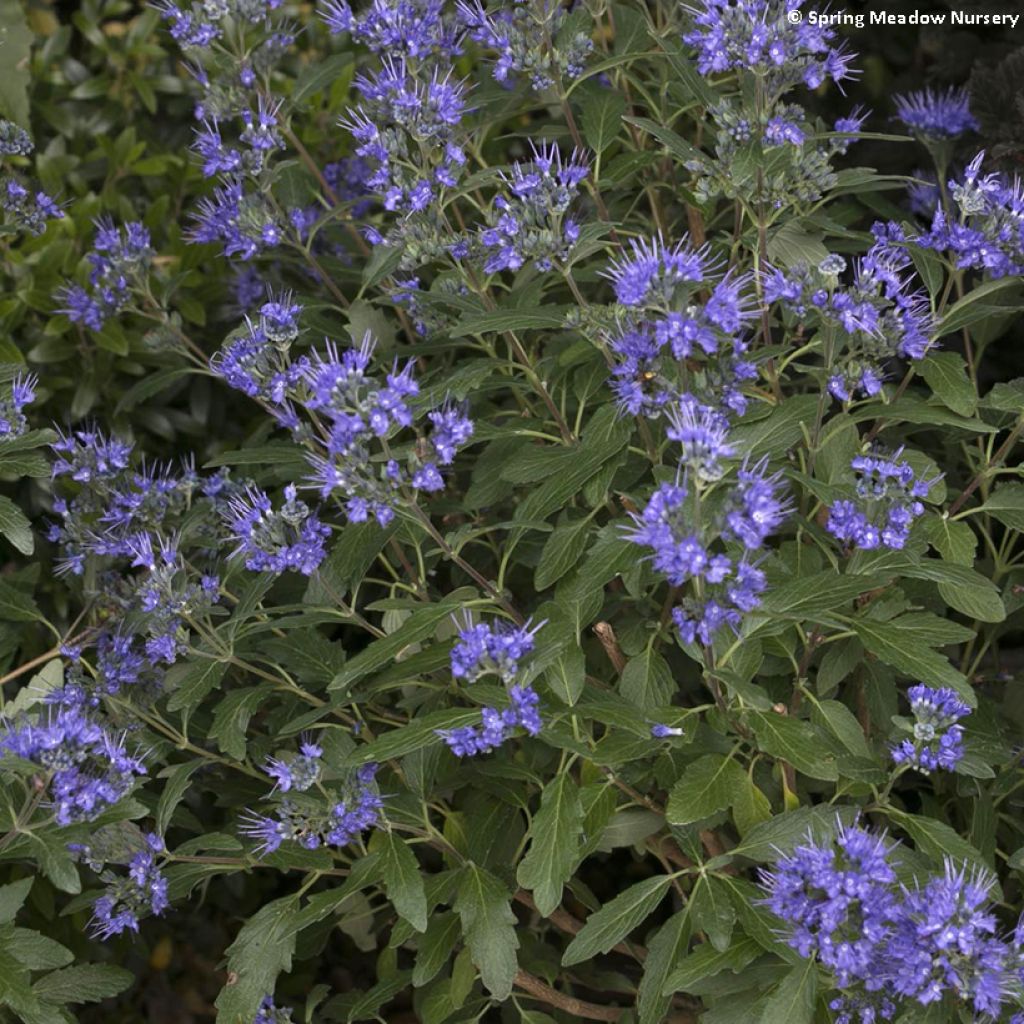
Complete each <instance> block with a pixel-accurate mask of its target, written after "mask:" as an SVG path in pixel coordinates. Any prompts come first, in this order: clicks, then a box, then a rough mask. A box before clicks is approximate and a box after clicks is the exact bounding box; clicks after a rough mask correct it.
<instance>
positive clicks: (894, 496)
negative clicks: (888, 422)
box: [825, 448, 940, 551]
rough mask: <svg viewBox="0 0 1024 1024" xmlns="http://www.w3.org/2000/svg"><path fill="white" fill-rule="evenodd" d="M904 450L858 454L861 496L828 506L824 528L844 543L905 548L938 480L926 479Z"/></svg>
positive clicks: (856, 467)
mask: <svg viewBox="0 0 1024 1024" xmlns="http://www.w3.org/2000/svg"><path fill="white" fill-rule="evenodd" d="M902 453H903V449H902V448H900V449H899V450H898V451H896V452H893V453H892V454H891V455H885V454H883V453H881V452H879V451H876V452H873V453H870V454H864V455H857V456H855V457H854V458H853V459H852V460H851V462H850V468H851V469H852V470H853V471H854V473H855V474H856V480H857V484H856V487H857V500H856V501H850V500H846V499H844V500H841V501H837V502H835V503H834V504H833V505H832V507H831V508H830V509H829V516H828V520H827V522H826V523H825V529H827V530H828V532H829V533H831V534H832V536H834V537H835V538H837V539H838V540H840V541H842V542H843V544H844V545H847V546H849V547H853V548H860V549H861V550H862V551H873V550H874V549H875V548H878V547H886V548H892V549H893V550H900V549H901V548H903V547H904V546H905V544H906V543H907V538H908V537H909V535H910V527H911V526H912V525H913V523H914V520H915V519H917V518H918V517H919V516H921V515H922V514H923V513H924V505H923V503H922V501H921V499H922V498H925V497H926V496H927V495H928V492H929V491H930V490H931V489H932V487H934V486H935V484H936V483H938V481H939V479H940V478H939V477H935V478H933V479H931V480H925V479H924V478H922V477H918V476H917V474H916V473H915V472H914V468H913V467H912V466H911V465H910V463H909V462H907V461H906V460H905V459H901V458H900V456H901V455H902Z"/></svg>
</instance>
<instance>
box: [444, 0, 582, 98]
mask: <svg viewBox="0 0 1024 1024" xmlns="http://www.w3.org/2000/svg"><path fill="white" fill-rule="evenodd" d="M571 10H572V7H571V6H570V5H566V4H564V3H562V0H524V2H523V3H516V4H512V5H510V6H498V7H497V8H495V9H494V10H490V11H489V10H488V9H487V8H486V6H485V5H484V3H483V2H482V0H457V3H456V12H457V16H458V19H459V21H460V23H461V24H462V25H463V26H464V28H465V31H466V34H467V35H468V36H469V38H470V39H472V40H473V41H474V42H476V43H478V44H479V45H480V46H482V47H484V48H485V49H487V50H491V51H493V52H494V54H495V61H494V66H493V70H492V74H493V76H494V79H495V81H497V82H501V83H503V84H506V83H507V84H509V85H511V84H513V83H514V81H515V79H516V76H517V75H522V76H524V77H525V78H526V79H527V81H528V83H529V85H530V87H531V88H532V89H533V90H534V91H536V92H540V91H542V90H544V89H548V88H550V87H551V86H553V85H555V84H556V83H558V82H561V81H564V80H571V79H573V78H578V77H579V76H580V75H581V74H582V73H583V70H584V67H585V66H586V62H587V58H588V57H589V56H590V54H591V53H592V52H593V49H594V42H593V40H592V39H591V38H590V35H589V34H588V33H587V32H584V31H576V32H573V33H571V34H569V33H567V32H565V31H562V29H563V27H564V26H565V23H566V19H567V16H568V14H569V12H570V11H571Z"/></svg>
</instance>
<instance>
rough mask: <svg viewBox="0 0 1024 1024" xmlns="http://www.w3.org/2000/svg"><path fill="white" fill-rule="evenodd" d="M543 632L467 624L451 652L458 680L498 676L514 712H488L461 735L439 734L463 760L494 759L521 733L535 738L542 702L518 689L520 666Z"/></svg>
mask: <svg viewBox="0 0 1024 1024" xmlns="http://www.w3.org/2000/svg"><path fill="white" fill-rule="evenodd" d="M541 626H543V623H540V624H539V625H537V626H534V627H533V628H532V629H531V628H530V624H529V623H526V624H525V625H523V626H514V625H510V624H508V623H503V622H498V623H495V624H494V625H488V624H487V623H482V622H481V623H476V624H473V623H472V622H471V621H468V620H467V621H466V623H465V624H464V626H463V628H462V629H461V630H460V631H459V639H458V641H457V642H456V643H455V645H454V646H453V647H452V652H451V670H452V675H453V676H454V677H455V678H456V679H460V680H464V681H465V682H467V683H472V682H475V681H476V680H477V679H479V678H480V677H481V676H483V675H487V674H494V675H496V676H498V678H499V679H500V680H501V681H502V683H504V684H505V685H506V686H507V687H508V698H509V706H508V707H507V708H505V709H504V710H499V709H498V708H491V707H485V708H483V709H482V711H481V712H480V724H479V725H466V726H462V727H461V728H458V729H438V730H437V735H438V736H440V737H441V738H442V739H443V740H444V741H445V743H447V744H448V748H449V750H451V751H452V753H453V754H455V755H457V756H458V757H473V756H474V755H476V754H485V753H490V752H491V751H492V750H495V749H496V748H497V747H500V746H501V745H502V744H503V743H504V742H505V741H506V740H507V739H509V738H510V737H511V736H512V735H513V734H514V732H515V730H516V729H523V730H525V731H526V733H527V734H528V735H530V736H536V735H537V734H538V733H539V732H540V730H541V728H542V727H543V722H542V720H541V716H540V712H539V710H538V706H539V704H540V696H539V695H538V694H537V692H536V691H535V690H534V689H533V687H531V686H527V685H517V684H516V683H515V680H516V679H517V678H518V677H519V674H520V671H521V669H520V664H519V663H520V661H522V659H523V658H525V657H527V656H528V655H529V654H531V653H532V651H533V648H534V637H535V635H536V633H537V631H538V630H539V629H540V628H541Z"/></svg>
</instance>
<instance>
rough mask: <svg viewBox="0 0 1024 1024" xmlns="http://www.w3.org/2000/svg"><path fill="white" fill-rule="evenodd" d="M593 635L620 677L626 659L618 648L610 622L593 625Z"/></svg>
mask: <svg viewBox="0 0 1024 1024" xmlns="http://www.w3.org/2000/svg"><path fill="white" fill-rule="evenodd" d="M594 635H595V636H596V637H597V639H598V640H600V641H601V646H602V647H603V648H604V653H605V654H607V655H608V660H609V661H610V662H611V663H612V667H613V668H614V669H615V671H616V672H618V674H619V675H622V670H623V669H624V668H625V667H626V657H625V655H624V654H623V653H622V648H621V647H620V646H619V640H618V637H616V635H615V630H614V629H612V624H611V623H610V622H598V623H595V625H594Z"/></svg>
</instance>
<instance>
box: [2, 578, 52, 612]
mask: <svg viewBox="0 0 1024 1024" xmlns="http://www.w3.org/2000/svg"><path fill="white" fill-rule="evenodd" d="M41 618H42V616H41V615H40V614H39V608H38V607H37V606H36V603H35V601H33V600H32V598H31V597H30V596H29V595H28V594H26V593H24V592H23V591H21V590H18V589H17V588H16V587H13V586H11V584H10V583H7V582H6V581H5V580H0V622H2V621H3V620H4V619H6V620H7V621H8V622H38V621H40V619H41Z"/></svg>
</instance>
